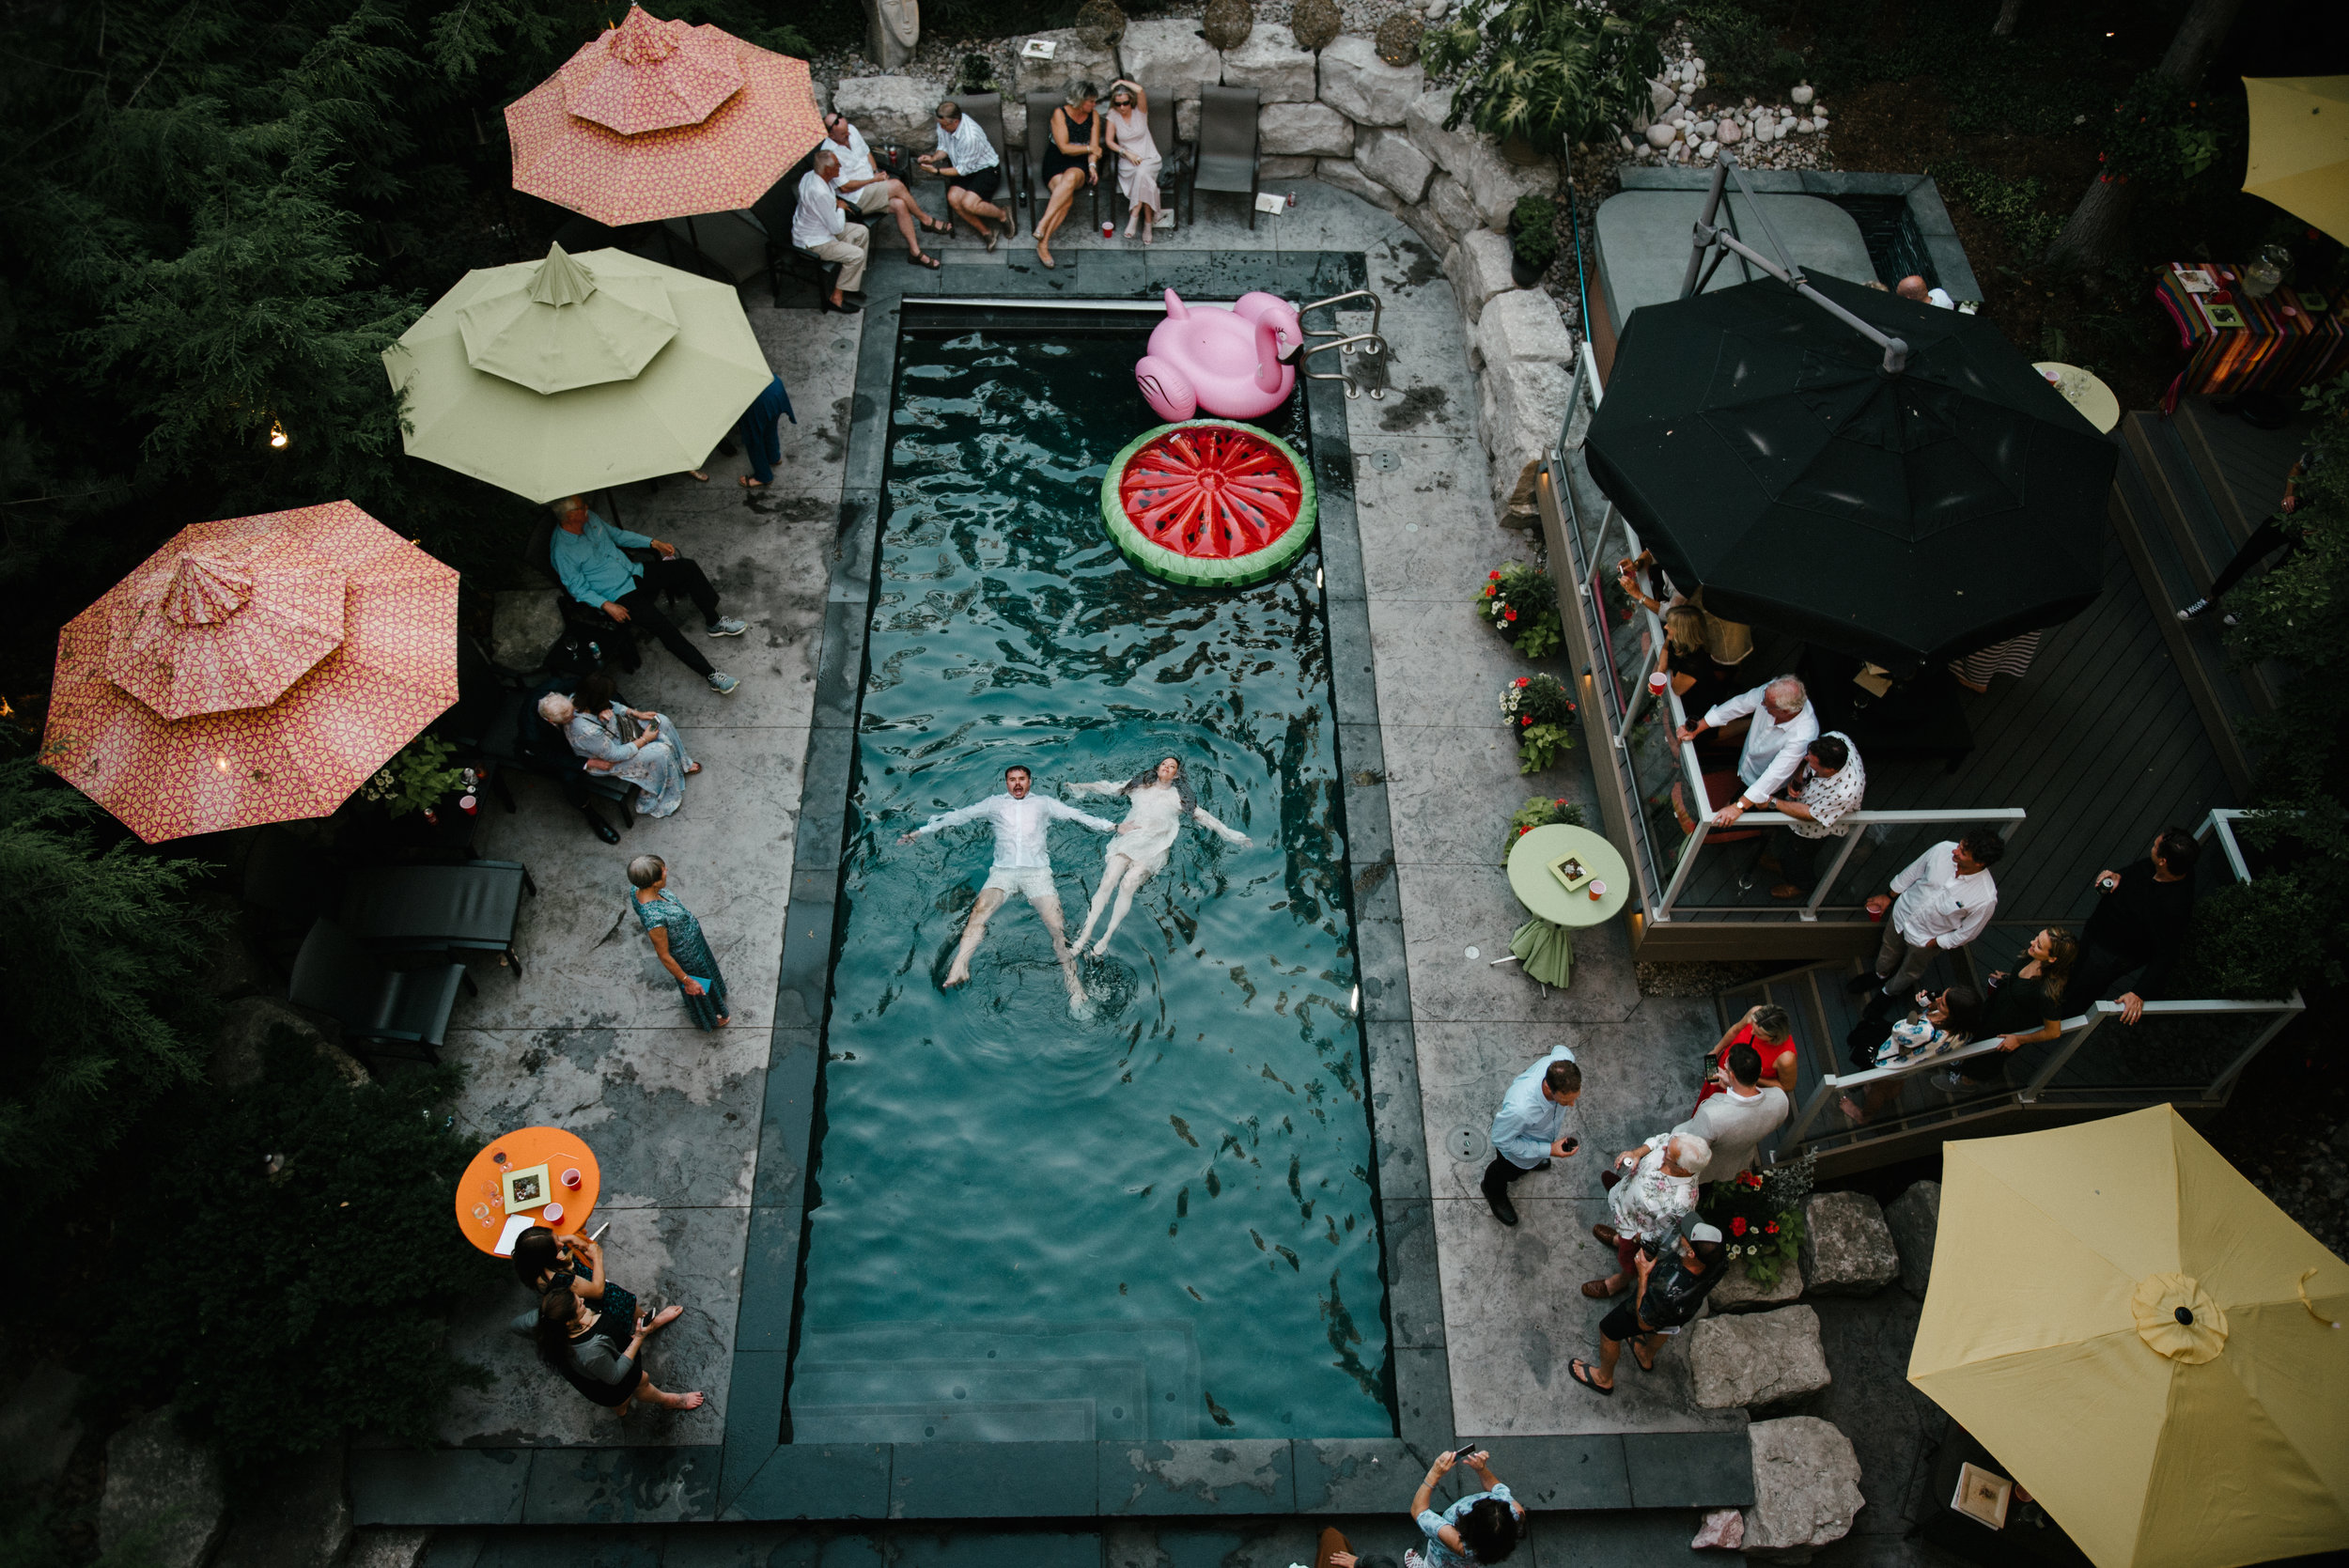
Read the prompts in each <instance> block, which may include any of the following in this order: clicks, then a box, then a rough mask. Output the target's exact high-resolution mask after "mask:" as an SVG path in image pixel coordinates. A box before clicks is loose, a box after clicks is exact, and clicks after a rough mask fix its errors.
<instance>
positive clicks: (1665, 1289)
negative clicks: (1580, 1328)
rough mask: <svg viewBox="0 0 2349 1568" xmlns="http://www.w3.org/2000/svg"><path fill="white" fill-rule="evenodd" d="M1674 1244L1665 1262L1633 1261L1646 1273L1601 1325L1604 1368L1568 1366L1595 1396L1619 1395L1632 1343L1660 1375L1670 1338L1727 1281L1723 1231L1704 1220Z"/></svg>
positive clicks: (1637, 1356) (1643, 1365)
mask: <svg viewBox="0 0 2349 1568" xmlns="http://www.w3.org/2000/svg"><path fill="white" fill-rule="evenodd" d="M1668 1241H1669V1243H1670V1245H1669V1246H1668V1247H1665V1248H1658V1249H1657V1251H1658V1252H1659V1253H1660V1254H1661V1257H1660V1260H1659V1259H1658V1258H1655V1257H1650V1256H1649V1255H1648V1253H1647V1250H1645V1249H1644V1248H1642V1249H1641V1250H1640V1252H1639V1254H1638V1255H1637V1256H1636V1257H1634V1258H1633V1259H1632V1264H1631V1266H1632V1267H1634V1268H1635V1269H1637V1270H1639V1274H1640V1287H1639V1294H1638V1295H1636V1296H1633V1297H1632V1298H1631V1299H1630V1300H1628V1301H1626V1302H1623V1303H1621V1304H1619V1305H1618V1306H1617V1307H1616V1308H1615V1309H1614V1310H1613V1311H1612V1312H1609V1313H1608V1314H1607V1315H1606V1316H1605V1317H1603V1318H1601V1319H1600V1320H1599V1325H1598V1365H1596V1366H1593V1365H1591V1363H1590V1362H1588V1361H1585V1360H1581V1359H1579V1358H1577V1359H1575V1360H1573V1361H1570V1362H1568V1363H1567V1365H1566V1375H1567V1376H1569V1377H1571V1378H1573V1379H1574V1380H1575V1381H1576V1382H1577V1383H1579V1384H1581V1385H1582V1386H1583V1387H1584V1388H1586V1389H1591V1390H1592V1391H1593V1392H1595V1393H1601V1394H1611V1393H1613V1392H1614V1391H1615V1358H1617V1357H1619V1356H1621V1355H1622V1354H1623V1347H1624V1345H1625V1344H1626V1343H1629V1344H1630V1346H1631V1355H1632V1358H1633V1359H1634V1360H1636V1361H1638V1362H1639V1363H1640V1370H1641V1372H1654V1371H1655V1370H1656V1353H1657V1351H1658V1350H1661V1349H1662V1348H1663V1347H1664V1336H1665V1335H1667V1334H1677V1333H1678V1332H1680V1327H1681V1325H1683V1324H1685V1323H1688V1322H1689V1321H1690V1320H1691V1319H1693V1318H1694V1317H1695V1316H1696V1315H1697V1311H1698V1309H1699V1308H1701V1307H1703V1305H1704V1298H1705V1297H1706V1296H1710V1295H1711V1294H1712V1292H1713V1287H1714V1286H1715V1285H1718V1284H1719V1283H1720V1282H1721V1275H1722V1272H1723V1271H1724V1270H1726V1269H1727V1268H1728V1266H1729V1259H1728V1256H1727V1248H1726V1246H1725V1245H1724V1243H1723V1242H1722V1240H1721V1233H1720V1229H1719V1227H1718V1226H1714V1225H1708V1224H1706V1223H1704V1222H1703V1220H1699V1221H1697V1222H1696V1223H1695V1224H1692V1225H1690V1226H1689V1227H1688V1229H1687V1230H1686V1231H1684V1232H1682V1233H1681V1234H1677V1235H1673V1236H1672V1237H1669V1238H1668ZM1642 1351H1644V1352H1646V1354H1645V1355H1642V1354H1641V1352H1642Z"/></svg>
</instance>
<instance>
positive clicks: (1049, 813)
mask: <svg viewBox="0 0 2349 1568" xmlns="http://www.w3.org/2000/svg"><path fill="white" fill-rule="evenodd" d="M1033 782H1034V781H1033V776H1032V775H1031V774H1030V773H1029V772H1028V770H1027V769H1026V768H1021V767H1019V765H1018V764H1014V765H1013V766H1011V767H1009V768H1005V769H1003V793H1002V794H1001V795H990V796H988V798H987V799H986V800H981V801H979V802H977V803H976V804H974V805H968V806H964V807H963V808H962V809H961V810H959V811H950V812H947V813H946V814H945V815H941V816H933V817H931V818H930V819H929V821H927V822H926V823H925V824H923V825H922V826H921V827H919V828H916V829H915V830H913V831H911V832H910V833H905V834H901V835H900V836H899V837H898V839H897V842H898V843H899V844H911V843H912V842H913V841H914V840H915V839H917V838H926V837H927V836H929V835H930V834H931V833H934V832H937V831H939V830H940V829H941V828H952V827H955V826H957V825H958V824H960V823H964V822H976V821H982V820H984V821H985V822H987V823H988V826H989V827H991V828H993V829H994V831H995V863H994V864H993V865H992V866H991V867H989V868H988V875H987V885H986V886H984V887H982V888H980V889H979V897H978V901H977V902H976V903H974V904H972V906H971V918H970V920H969V921H968V922H967V923H966V924H964V925H963V928H962V942H961V945H959V946H958V947H957V948H956V949H955V961H954V964H953V965H952V967H950V968H949V969H948V970H946V981H945V984H946V985H947V986H949V987H952V986H959V985H961V984H962V983H963V982H965V981H967V980H969V979H970V978H971V955H972V954H973V953H976V952H977V951H978V948H979V941H980V939H981V938H983V937H985V936H986V935H987V920H988V916H989V915H991V914H993V913H994V912H995V911H996V910H997V909H999V908H1002V907H1003V900H1005V899H1006V898H1009V897H1010V896H1011V895H1012V894H1013V893H1018V894H1019V895H1020V896H1021V897H1022V898H1025V899H1026V900H1027V901H1028V902H1029V903H1030V904H1032V905H1034V908H1035V913H1036V918H1037V919H1039V920H1041V921H1042V922H1044V929H1045V930H1046V931H1047V932H1049V933H1050V935H1051V938H1052V956H1053V957H1054V958H1056V959H1058V960H1059V961H1060V970H1061V977H1062V978H1063V979H1064V980H1066V982H1067V983H1068V1010H1069V1012H1071V1013H1073V1014H1075V1015H1077V1016H1078V1017H1083V1016H1084V1014H1085V988H1084V986H1083V985H1082V984H1081V982H1079V980H1078V979H1077V955H1076V954H1074V953H1073V952H1071V951H1070V950H1069V946H1068V938H1067V936H1066V925H1065V924H1064V923H1063V921H1062V919H1061V909H1060V889H1059V888H1058V887H1056V886H1055V885H1054V884H1053V881H1052V858H1051V855H1050V852H1049V851H1048V850H1047V849H1046V847H1045V843H1044V835H1045V832H1046V831H1047V830H1048V829H1050V827H1051V825H1052V821H1053V819H1054V818H1055V817H1057V818H1059V819H1060V820H1061V821H1064V822H1077V823H1081V824H1083V825H1084V826H1085V827H1088V828H1090V829H1092V830H1093V831H1095V832H1097V833H1122V832H1126V831H1129V830H1131V829H1132V828H1133V827H1134V823H1133V822H1131V821H1130V820H1128V821H1125V822H1110V821H1107V820H1105V819H1103V818H1101V817H1098V816H1095V815H1092V814H1091V813H1089V812H1081V811H1079V810H1078V809H1077V808H1076V807H1074V806H1070V805H1064V804H1063V803H1061V802H1060V801H1058V800H1053V799H1052V798H1051V797H1050V796H1048V795H1031V794H1029V793H1028V787H1029V785H1030V784H1031V783H1033Z"/></svg>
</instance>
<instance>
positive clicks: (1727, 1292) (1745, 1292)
mask: <svg viewBox="0 0 2349 1568" xmlns="http://www.w3.org/2000/svg"><path fill="white" fill-rule="evenodd" d="M1800 1296H1802V1270H1801V1268H1799V1267H1798V1266H1797V1265H1795V1264H1793V1263H1787V1264H1785V1265H1781V1267H1780V1269H1779V1271H1778V1278H1777V1279H1775V1280H1773V1281H1770V1282H1769V1283H1768V1284H1766V1285H1765V1284H1760V1283H1757V1282H1756V1281H1755V1280H1754V1278H1753V1276H1752V1275H1750V1274H1748V1273H1747V1272H1746V1265H1745V1260H1744V1259H1742V1258H1740V1259H1739V1260H1738V1261H1737V1262H1735V1263H1733V1264H1731V1265H1729V1272H1728V1273H1726V1274H1724V1275H1722V1276H1721V1282H1720V1283H1719V1284H1718V1285H1715V1286H1714V1287H1713V1291H1712V1294H1711V1295H1709V1296H1706V1297H1705V1298H1704V1310H1705V1312H1707V1313H1713V1312H1761V1311H1766V1310H1767V1309H1768V1308H1771V1307H1783V1306H1785V1305H1786V1304H1787V1303H1788V1302H1790V1301H1794V1300H1797V1299H1798V1298H1800Z"/></svg>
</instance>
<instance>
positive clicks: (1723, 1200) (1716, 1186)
mask: <svg viewBox="0 0 2349 1568" xmlns="http://www.w3.org/2000/svg"><path fill="white" fill-rule="evenodd" d="M1816 1158H1817V1157H1816V1156H1813V1155H1805V1156H1803V1157H1801V1158H1800V1159H1798V1160H1795V1161H1793V1162H1791V1163H1789V1164H1786V1165H1774V1166H1772V1167H1771V1168H1770V1169H1769V1170H1767V1171H1766V1172H1756V1171H1741V1172H1738V1173H1737V1174H1736V1175H1735V1177H1733V1178H1731V1179H1730V1180H1728V1181H1725V1182H1712V1183H1709V1184H1707V1185H1706V1186H1705V1188H1703V1194H1704V1195H1703V1199H1702V1200H1701V1201H1700V1202H1699V1203H1698V1204H1697V1212H1698V1214H1699V1215H1700V1216H1702V1217H1703V1219H1705V1220H1707V1221H1708V1222H1710V1223H1712V1224H1714V1225H1717V1226H1719V1228H1720V1233H1721V1243H1722V1246H1723V1248H1724V1249H1725V1250H1727V1252H1728V1254H1729V1261H1730V1263H1731V1265H1733V1266H1734V1265H1738V1264H1743V1265H1745V1269H1746V1277H1747V1278H1748V1279H1750V1280H1751V1281H1753V1282H1754V1283H1755V1284H1757V1285H1762V1286H1769V1285H1774V1284H1776V1283H1778V1277H1779V1275H1780V1274H1781V1273H1782V1272H1784V1270H1785V1267H1786V1265H1788V1264H1790V1263H1792V1262H1794V1261H1795V1254H1796V1252H1797V1250H1798V1249H1799V1248H1800V1247H1801V1245H1802V1201H1803V1199H1804V1198H1805V1197H1807V1196H1809V1195H1810V1192H1811V1174H1812V1166H1813V1165H1814V1164H1815V1163H1816Z"/></svg>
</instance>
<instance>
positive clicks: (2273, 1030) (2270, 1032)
mask: <svg viewBox="0 0 2349 1568" xmlns="http://www.w3.org/2000/svg"><path fill="white" fill-rule="evenodd" d="M2306 1007H2307V1003H2305V1002H2303V1001H2301V1000H2300V993H2299V992H2298V991H2296V990H2295V991H2294V992H2293V993H2292V1005H2291V1006H2290V1007H2289V1008H2284V1009H2279V1011H2278V1012H2277V1014H2276V1021H2275V1022H2274V1023H2271V1024H2269V1025H2268V1026H2267V1027H2266V1028H2265V1029H2263V1030H2261V1031H2260V1032H2259V1038H2257V1039H2255V1040H2253V1041H2252V1042H2251V1043H2250V1044H2249V1045H2248V1046H2247V1047H2245V1048H2244V1049H2243V1053H2242V1054H2241V1055H2240V1056H2237V1057H2236V1058H2235V1059H2234V1060H2233V1061H2232V1062H2230V1063H2227V1070H2226V1071H2225V1072H2223V1073H2220V1074H2219V1075H2218V1076H2217V1078H2215V1079H2212V1080H2211V1085H2210V1092H2209V1094H2208V1096H2207V1097H2208V1098H2210V1099H2214V1100H2215V1099H2218V1098H2220V1097H2221V1096H2222V1095H2225V1094H2231V1093H2232V1090H2233V1084H2234V1079H2235V1075H2236V1074H2238V1073H2240V1072H2242V1071H2243V1069H2244V1068H2246V1067H2248V1066H2249V1065H2250V1064H2251V1058H2253V1057H2255V1056H2257V1055H2258V1054H2259V1053H2260V1052H2261V1051H2263V1050H2265V1049H2266V1048H2267V1042H2268V1041H2270V1040H2273V1039H2274V1038H2275V1037H2276V1035H2277V1033H2278V1032H2279V1031H2281V1030H2282V1028H2283V1027H2284V1025H2286V1024H2288V1023H2290V1022H2291V1021H2292V1020H2293V1017H2295V1015H2296V1014H2298V1013H2301V1012H2303V1011H2304V1010H2305V1009H2306Z"/></svg>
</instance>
